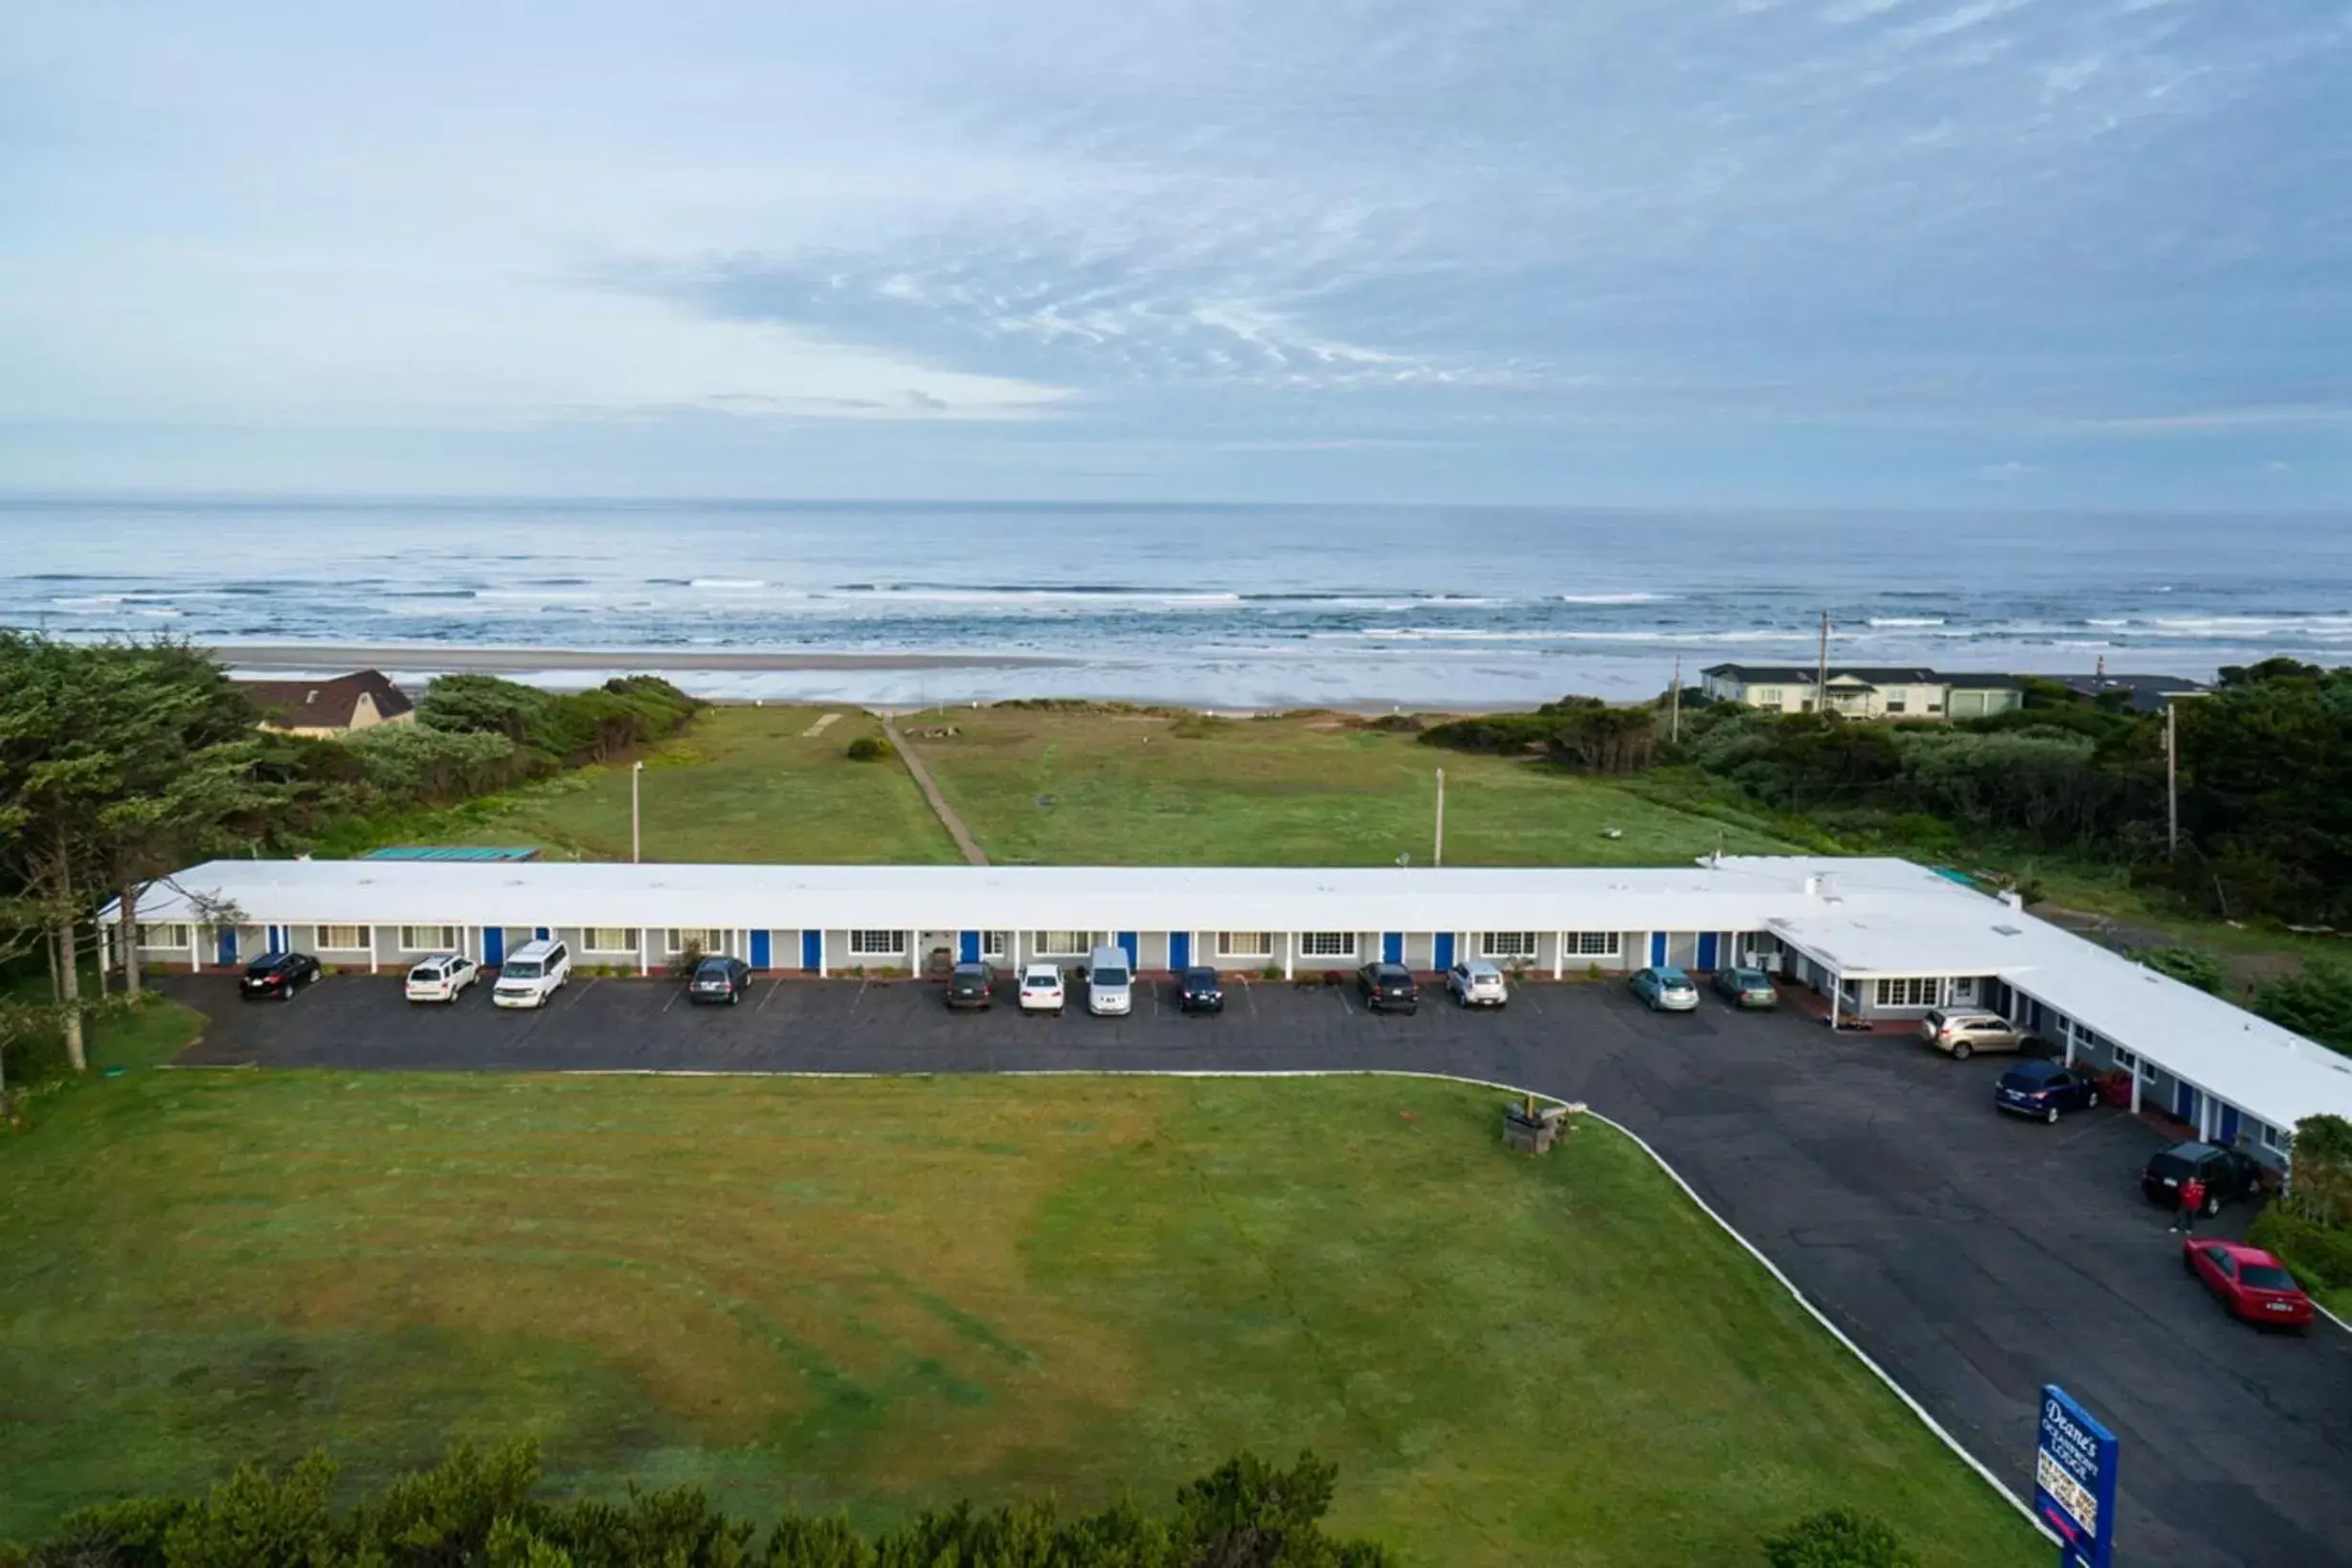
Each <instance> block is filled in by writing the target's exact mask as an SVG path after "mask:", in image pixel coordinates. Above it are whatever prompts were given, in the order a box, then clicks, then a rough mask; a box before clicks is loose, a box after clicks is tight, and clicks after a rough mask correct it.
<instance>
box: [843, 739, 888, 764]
mask: <svg viewBox="0 0 2352 1568" xmlns="http://www.w3.org/2000/svg"><path fill="white" fill-rule="evenodd" d="M889 754H890V743H889V742H887V741H885V740H884V739H883V738H882V737H881V736H880V735H860V736H859V737H858V738H857V739H856V740H854V741H851V742H850V743H849V744H848V745H847V746H845V747H843V748H842V749H841V755H843V756H845V757H847V758H848V759H849V760H850V761H852V762H880V761H881V760H882V759H883V758H885V757H886V756H888V755H889Z"/></svg>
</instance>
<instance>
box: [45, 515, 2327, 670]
mask: <svg viewBox="0 0 2352 1568" xmlns="http://www.w3.org/2000/svg"><path fill="white" fill-rule="evenodd" d="M1825 610H1826V611H1827V612H1828V613H1829V615H1830V616H1831V617H1832V621H1833V624H1834V627H1835V632H1834V638H1833V641H1832V650H1831V656H1832V658H1833V659H1834V660H1837V661H1846V662H1869V663H1876V664H1901V663H1920V664H1929V665H1935V666H1939V667H1942V668H1947V669H1965V670H2007V671H2033V672H2071V671H2084V672H2088V671H2090V670H2092V669H2093V668H2094V666H2095V665H2096V664H2097V663H2098V662H2099V661H2102V660H2103V661H2104V662H2105V664H2106V666H2107V668H2108V669H2109V670H2111V671H2118V672H2121V671H2152V672H2159V673H2165V674H2178V675H2189V676H2195V677H2200V678H2205V677H2210V676H2211V675H2212V673H2213V671H2214V669H2215V667H2216V666H2218V665H2221V664H2226V663H2241V662H2246V661H2252V660H2256V659H2261V658H2264V657H2266V656H2269V655H2272V654H2286V655H2291V656H2293V657H2295V658H2298V659H2305V660H2311V661H2318V662H2328V663H2340V662H2352V515H2344V516H2327V517H2320V516H2295V517H2262V516H2251V515H2250V516H2246V517H2212V516H2203V517H2184V516H2170V515H2160V516H2122V515H2098V514H2031V515H2019V514H1961V513H1953V514H1944V515H1934V516H1929V515H1921V514H1886V515H1873V514H1865V513H1839V514H1799V513H1762V512H1758V513H1747V514H1731V513H1687V514H1686V513H1672V512H1655V513H1646V512H1627V511H1602V510H1582V509H1567V508H1560V509H1538V508H1525V509H1490V508H1474V507H1428V506H1394V507H1358V506H1331V507H1311V506H1244V505H1234V506H1189V505H1168V506H1147V505H1043V504H1037V505H1009V504H1003V505H1000V504H987V505H977V504H972V505H954V504H757V503H740V504H713V503H702V502H660V503H650V502H649V503H615V502H566V501H535V502H509V501H498V502H467V501H449V502H396V503H395V502H377V501H364V502H363V501H346V502H337V501H313V502H293V501H277V502H266V503H260V502H227V501H196V500H190V501H167V500H142V501H136V502H124V501H116V502H98V501H70V502H59V501H37V500H17V501H6V502H0V623H4V624H7V625H11V626H16V627H23V628H30V629H39V630H43V631H46V632H48V633H50V634H53V635H56V636H59V637H68V638H107V637H135V636H148V635H152V634H155V633H158V632H167V633H169V634H171V635H173V636H177V637H184V638H190V639H193V640H195V641H198V642H200V643H203V644H206V645H208V646H213V647H216V648H218V649H220V650H222V653H223V656H224V659H225V660H226V661H228V662H229V663H230V664H231V665H232V666H233V667H234V666H236V665H237V664H238V649H239V648H240V647H242V648H246V649H249V650H259V649H264V648H266V649H269V650H272V651H271V652H270V653H268V655H267V656H266V661H267V663H268V664H269V665H270V667H272V668H275V669H280V670H283V669H287V668H301V669H303V670H304V671H305V672H306V673H321V674H323V673H328V672H331V671H333V670H336V669H340V668H344V667H347V664H348V663H349V662H350V660H349V659H348V658H347V657H346V655H345V651H346V650H349V649H353V648H361V647H364V648H365V649H366V650H368V652H369V654H370V658H371V660H372V661H374V662H377V663H378V664H380V665H381V666H382V667H384V668H385V669H386V670H387V671H388V672H389V673H392V675H394V676H395V677H396V678H404V679H416V678H421V677H422V676H424V675H426V674H429V673H430V672H432V671H433V670H434V669H436V668H437V667H445V666H443V665H441V664H440V663H438V662H437V661H440V660H442V659H445V658H447V657H448V651H449V650H453V649H459V648H471V649H482V648H492V649H501V650H512V652H511V653H509V654H504V655H501V656H500V657H499V658H498V659H496V660H495V661H492V662H494V663H496V664H497V665H498V667H501V668H504V669H507V670H510V671H513V672H517V673H521V674H525V675H533V676H538V677H539V678H542V679H546V680H548V681H549V682H552V683H583V682H585V681H588V680H591V679H601V678H602V676H603V675H604V674H605V673H607V672H608V671H621V670H627V669H630V668H635V667H642V666H643V665H644V664H647V663H653V662H656V661H658V662H659V663H660V665H661V667H662V668H663V669H664V670H665V672H666V673H670V674H671V676H672V678H673V679H675V680H677V681H678V682H679V683H681V684H683V685H685V686H687V687H689V688H690V689H693V690H695V691H697V692H700V693H702V694H705V695H709V696H716V697H753V696H765V697H775V698H787V697H791V698H820V699H824V700H840V701H845V702H859V703H872V704H896V705H906V706H913V705H917V704H923V703H930V702H942V701H958V700H980V699H994V698H1003V697H1013V696H1073V697H1100V698H1129V699H1137V700H1154V701H1174V702H1182V703H1189V704H1196V705H1200V706H1221V707H1270V706H1299V705H1307V704H1321V703H1332V704H1353V705H1358V706H1377V705H1387V704H1400V705H1405V706H1478V705H1505V704H1520V703H1532V702H1535V701H1539V700H1542V699H1545V698H1550V697H1556V696H1558V695H1560V694H1562V693H1566V692H1587V693H1592V694H1595V695H1599V696H1604V697H1617V698H1622V697H1632V696H1641V695H1646V694H1649V693H1653V692H1656V691H1659V690H1662V689H1664V687H1665V685H1666V683H1667V682H1668V681H1669V678H1670V675H1671V672H1672V670H1673V667H1674V664H1675V661H1677V660H1678V659H1679V660H1680V661H1681V663H1682V667H1683V673H1684V676H1685V678H1686V679H1687V680H1691V681H1692V682H1695V680H1696V679H1697V674H1698V671H1699V670H1700V669H1701V668H1703V667H1704V666H1706V665H1708V664H1711V663H1714V662H1717V661H1744V662H1751V663H1757V662H1781V663H1797V664H1803V665H1808V666H1809V665H1810V664H1811V663H1812V661H1813V658H1814V650H1815V637H1816V625H1817V619H1816V617H1817V616H1818V615H1819V613H1820V612H1822V611H1825ZM533 650H565V651H568V652H569V653H571V654H574V655H601V654H603V653H607V652H609V653H610V654H611V656H612V657H611V659H610V661H604V660H602V659H601V658H572V659H570V660H568V661H566V662H568V663H570V664H571V665H572V666H573V667H571V668H566V669H555V668H552V667H548V668H541V667H539V666H536V665H534V663H533V661H532V651H533ZM313 652H315V654H316V658H315V661H311V655H312V653H313ZM809 656H820V657H819V658H818V659H816V660H810V657H809ZM839 656H854V657H850V658H846V659H844V658H841V657H839ZM252 657H254V658H256V659H261V658H262V657H263V656H262V655H260V654H258V652H257V653H255V654H254V655H253V656H252ZM795 660H801V661H807V662H804V663H802V664H801V665H800V666H799V667H794V666H795ZM699 661H711V662H713V663H716V664H721V665H729V666H732V667H720V668H709V667H696V666H697V665H698V662H699ZM974 661H978V662H974ZM991 661H996V662H991ZM553 662H554V661H550V665H551V664H552V663H553ZM812 664H813V665H814V667H811V666H812ZM768 666H776V667H768ZM256 667H259V666H258V665H257V666H256Z"/></svg>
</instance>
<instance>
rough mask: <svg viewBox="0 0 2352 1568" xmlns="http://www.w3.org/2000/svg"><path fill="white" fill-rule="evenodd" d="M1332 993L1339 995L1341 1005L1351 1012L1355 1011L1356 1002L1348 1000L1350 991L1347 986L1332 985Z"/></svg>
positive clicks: (1335, 995)
mask: <svg viewBox="0 0 2352 1568" xmlns="http://www.w3.org/2000/svg"><path fill="white" fill-rule="evenodd" d="M1332 995H1333V996H1334V997H1338V998H1339V1005H1340V1006H1342V1007H1344V1008H1346V1009H1347V1010H1348V1011H1349V1012H1350V1013H1354V1012H1355V1003H1354V1002H1352V1001H1350V1000H1348V993H1347V988H1346V987H1345V986H1333V987H1332Z"/></svg>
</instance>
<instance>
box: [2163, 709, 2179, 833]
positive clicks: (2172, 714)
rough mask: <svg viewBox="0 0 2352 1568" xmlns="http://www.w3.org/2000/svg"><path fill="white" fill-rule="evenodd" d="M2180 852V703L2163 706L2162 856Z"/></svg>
mask: <svg viewBox="0 0 2352 1568" xmlns="http://www.w3.org/2000/svg"><path fill="white" fill-rule="evenodd" d="M2180 853H2181V705H2180V704H2179V703H2177V702H2172V703H2166V704H2165V705H2164V856H2165V858H2166V859H2167V860H2169V859H2171V858H2173V857H2174V856H2177V855H2179V854H2180Z"/></svg>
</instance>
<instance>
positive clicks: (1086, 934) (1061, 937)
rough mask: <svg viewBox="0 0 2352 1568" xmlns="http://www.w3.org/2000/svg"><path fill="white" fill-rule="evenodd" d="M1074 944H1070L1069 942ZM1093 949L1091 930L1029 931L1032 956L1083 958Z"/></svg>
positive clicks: (1030, 953) (1030, 954)
mask: <svg viewBox="0 0 2352 1568" xmlns="http://www.w3.org/2000/svg"><path fill="white" fill-rule="evenodd" d="M1073 943H1074V944H1076V945H1075V946H1072V945H1071V944H1073ZM1093 951H1094V933H1093V932H1092V931H1031V932H1030V933H1029V956H1030V957H1032V958H1084V957H1085V956H1086V954H1087V953H1089V952H1093Z"/></svg>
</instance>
